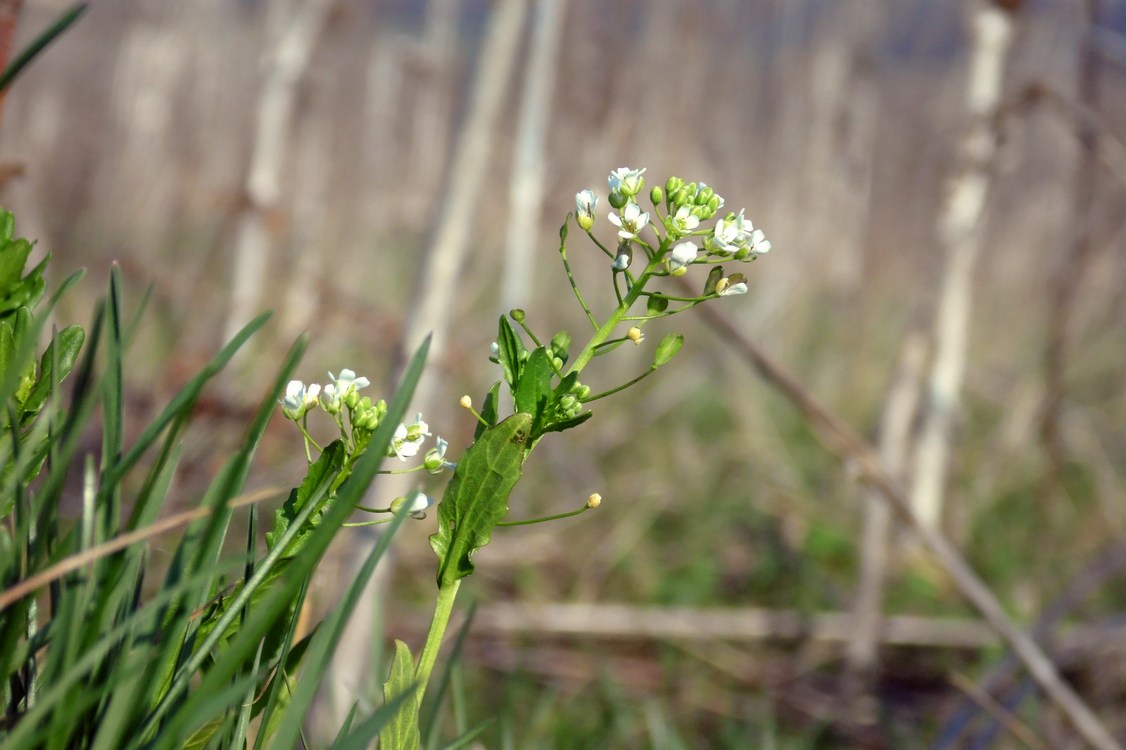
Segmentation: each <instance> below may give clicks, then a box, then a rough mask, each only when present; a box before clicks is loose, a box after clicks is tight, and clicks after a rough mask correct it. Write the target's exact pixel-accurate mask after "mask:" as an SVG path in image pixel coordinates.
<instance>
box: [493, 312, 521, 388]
mask: <svg viewBox="0 0 1126 750" xmlns="http://www.w3.org/2000/svg"><path fill="white" fill-rule="evenodd" d="M526 351H527V350H526V349H525V348H524V342H523V341H522V340H521V339H520V334H518V333H517V332H516V330H515V329H514V328H513V327H512V324H511V323H509V322H508V318H506V317H505V316H503V315H502V316H500V326H499V328H498V330H497V361H498V362H500V366H501V369H503V370H504V380H505V382H506V383H508V385H509V386H510V387H512V388H515V387H516V384H517V383H518V382H519V381H520V371H521V370H523V369H524V352H526Z"/></svg>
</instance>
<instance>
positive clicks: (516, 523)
mask: <svg viewBox="0 0 1126 750" xmlns="http://www.w3.org/2000/svg"><path fill="white" fill-rule="evenodd" d="M588 510H590V507H589V506H586V505H584V506H583V507H581V508H579V509H578V510H570V511H567V512H566V513H556V514H555V515H554V516H542V517H540V518H529V519H527V520H526V521H501V522H499V523H498V524H497V526H531V525H532V524H534V523H546V522H547V521H560V520H562V519H564V518H574V517H575V516H577V515H579V514H580V513H586V512H587V511H588Z"/></svg>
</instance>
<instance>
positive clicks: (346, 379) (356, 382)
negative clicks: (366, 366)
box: [328, 369, 371, 398]
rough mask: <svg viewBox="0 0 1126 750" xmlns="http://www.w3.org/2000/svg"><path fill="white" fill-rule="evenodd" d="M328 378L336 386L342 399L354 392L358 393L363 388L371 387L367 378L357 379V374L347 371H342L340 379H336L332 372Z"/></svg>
mask: <svg viewBox="0 0 1126 750" xmlns="http://www.w3.org/2000/svg"><path fill="white" fill-rule="evenodd" d="M328 378H329V380H331V381H333V383H334V384H335V385H336V391H337V393H339V394H340V396H341V398H343V397H344V396H347V395H348V394H349V393H351V392H352V391H353V390H356V391H358V390H360V389H361V388H367V387H368V386H369V385H371V381H370V380H368V379H367V378H357V377H356V373H354V372H353V371H351V370H347V369H345V370H341V371H340V377H336V376H335V375H333V374H332V373H331V372H330V373H329V374H328Z"/></svg>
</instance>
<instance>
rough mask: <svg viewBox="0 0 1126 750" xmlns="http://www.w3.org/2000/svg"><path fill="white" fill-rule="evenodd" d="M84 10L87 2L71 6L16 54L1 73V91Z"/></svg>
mask: <svg viewBox="0 0 1126 750" xmlns="http://www.w3.org/2000/svg"><path fill="white" fill-rule="evenodd" d="M84 12H86V3H79V4H78V5H75V6H73V7H71V8H70V9H69V10H66V11H64V12H63V14H62V15H60V16H59V17H58V19H56V21H55V22H54V23H53V24H51V25H50V26H48V27H47V29H46V30H45V31H44V32H43V33H42V34H40V35H39V36H37V37H36V38H35V39H34V40H33V41H32V42H31V44H29V45H28V46H27V48H26V49H24V51H23V52H21V53H20V54H19V55H17V56H16V59H15V60H12V62H11V63H9V64H8V67H6V68H4V72H3V73H0V91H4V90H5V89H7V88H8V87H9V86H11V85H12V81H14V80H15V79H16V76H18V75H19V74H20V73H22V72H23V69H24V68H26V67H27V66H28V65H29V64H30V63H31V61H32V60H34V59H35V58H36V57H37V56H38V55H39V53H40V52H42V51H43V50H44V49H46V48H47V46H48V45H50V44H51V43H52V42H54V41H55V40H56V39H58V38H59V35H61V34H62V33H63V32H64V31H66V30H67V29H68V28H70V26H71V25H72V24H73V23H74V22H75V21H77V20H78V18H79V16H81V15H82V14H83V13H84Z"/></svg>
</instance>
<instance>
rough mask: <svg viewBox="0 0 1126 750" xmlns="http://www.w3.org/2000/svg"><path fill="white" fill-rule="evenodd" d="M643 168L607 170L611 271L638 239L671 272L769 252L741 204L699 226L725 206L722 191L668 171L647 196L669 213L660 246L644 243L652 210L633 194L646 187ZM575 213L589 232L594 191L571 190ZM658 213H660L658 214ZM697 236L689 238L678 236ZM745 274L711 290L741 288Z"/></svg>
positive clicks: (629, 256) (620, 266)
mask: <svg viewBox="0 0 1126 750" xmlns="http://www.w3.org/2000/svg"><path fill="white" fill-rule="evenodd" d="M644 174H645V170H644V169H631V168H629V167H619V168H618V169H615V170H614V171H613V172H611V173H610V177H609V180H608V182H609V185H610V205H611V206H613V207H614V208H616V209H618V210H619V213H611V214H610V215H609V219H610V223H611V224H613V225H614V226H615V227H617V230H618V248H617V251H616V253H614V254H613V263H612V267H613V269H614V270H615V271H624V270H626V269H627V268H628V267H629V265H630V263H631V261H632V260H633V255H634V252H633V249H632V245H633V243H635V242H638V243H641V244H642V245H644V246H645V247H646V248H647V253H648V255H649V258H650V260H651V261H652V260H660V261H661V262H662V263H663V264H664V271H665V272H667V274H668V275H670V276H682V275H684V274H685V273H687V271H688V267H689V266H691V265H694V264H698V263H704V264H716V263H720V262H723V261H724V260H754V259H755V258H756V257H758V256H759V255H764V254H765V253H768V252H770V249H771V244H770V241H769V240H768V239H766V234H765V233H764V232H763V231H762V230H761V229H756V228H755V227H754V225H753V224H752V223H751V221H750V220H749V219H747V218H746V215H745V210H740V211H739V213H737V214H736V213H728V214H726V215H724V216H720V217H719V218H718V219H717V220H716V223H715V225H714V226H713V227H711V228H710V229H709V228H701V222H702V221H706V220H708V219H711V218H713V217H714V216H716V215H717V214H718V212H719V210H720V209H721V208H723V205H724V200H723V196H721V195H719V194H717V193H716V192H715V190H713V189H712V188H710V187H708V185H707V184H705V183H703V182H685V181H684V180H682V179H680V178H679V177H671V178H669V180H668V182H666V183H665V186H664V189H663V190H662V189H661V188H659V187H655V188H653V189H652V190H651V191H650V193H649V196H650V199H651V200H652V202H653V204H654V206H655V207H656V208H657V209H658V211H659V210H660V208H661V205H662V204H663V205H664V208H665V209H666V211H667V215H666V216H665V217H664V218H663V219H662V220H661V221H659V222H658V225H659V224H660V223H662V222H663V224H664V227H665V229H666V230H667V235H665V237H663V238H662V237H661V236H660V235H659V234H658V240H661V241H662V242H661V243H660V245H659V249H657V250H653V249H652V248H650V247H649V246H648V245H646V244H645V242H644V240H642V238H641V233H642V231H643V230H644V229H645V228H646V227H653V226H655V225H653V224H652V223H651V222H650V215H649V213H648V212H646V211H643V210H642V209H641V206H640V205H639V204H638V202H637V196H638V195H639V194H640V193H641V191H642V190H643V188H644V187H645V177H644ZM575 207H576V210H577V213H576V218H577V221H578V224H579V226H580V227H581V228H582V229H584V230H586V231H587V232H590V231H591V230H592V229H593V227H594V222H595V219H596V213H595V212H596V209H597V208H598V196H597V195H595V194H594V192H593V191H591V190H582V191H580V192H578V193H576V194H575ZM658 218H660V216H659V215H658ZM691 237H699V238H700V240H698V241H692V240H691V239H685V241H683V242H679V243H676V244H673V243H674V242H676V240H679V239H682V238H691ZM746 291H747V284H746V280H745V278H744V277H743V275H742V274H732V275H731V276H724V277H722V278H720V280H719V282H718V283H715V284H714V287H711V285H709V292H708V293H712V292H714V293H715V294H716V295H718V296H721V297H726V296H731V295H736V294H745V293H746Z"/></svg>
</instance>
